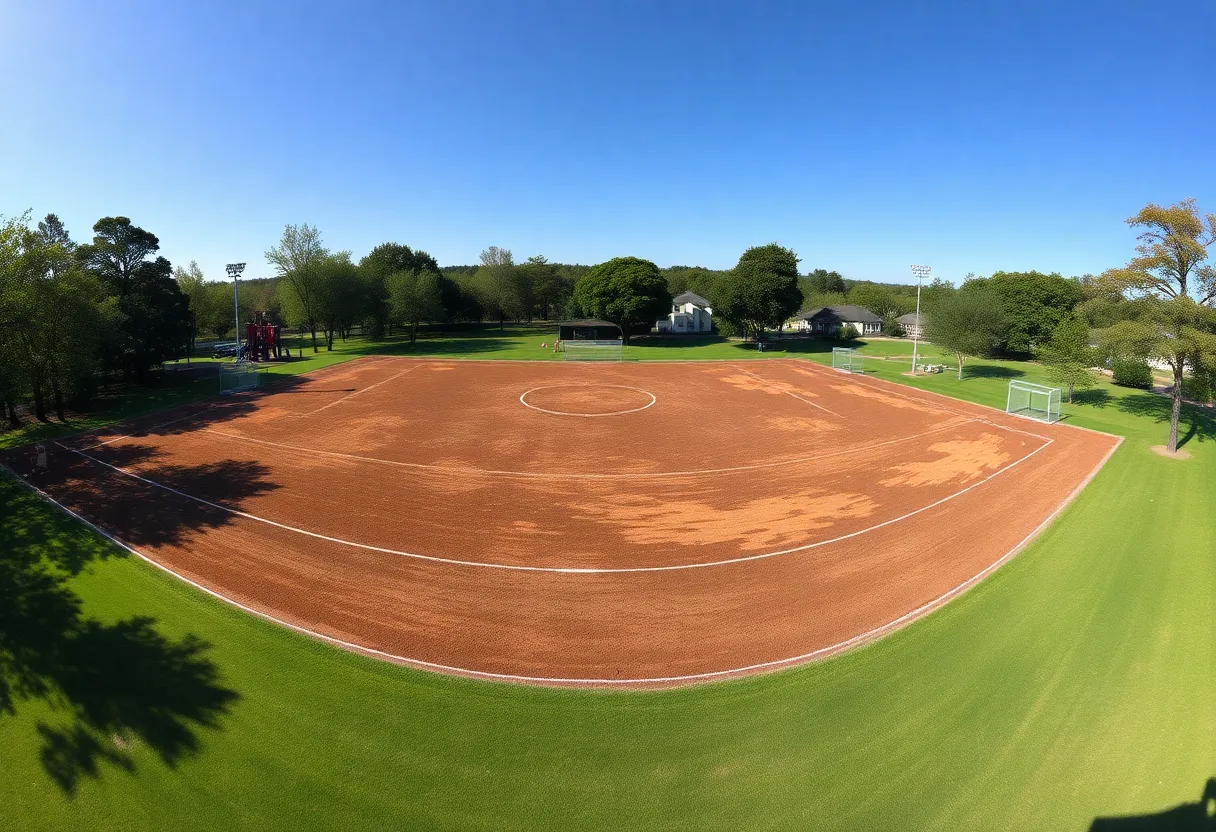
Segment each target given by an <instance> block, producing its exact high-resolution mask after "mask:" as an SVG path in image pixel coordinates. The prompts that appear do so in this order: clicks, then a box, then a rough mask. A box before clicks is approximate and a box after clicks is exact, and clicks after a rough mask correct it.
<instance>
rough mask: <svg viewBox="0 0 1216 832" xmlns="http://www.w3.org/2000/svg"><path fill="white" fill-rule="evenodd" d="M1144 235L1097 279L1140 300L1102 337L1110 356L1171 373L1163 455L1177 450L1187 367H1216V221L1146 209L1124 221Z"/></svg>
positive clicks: (1187, 210) (1190, 206) (1193, 209)
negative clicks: (1214, 254) (1151, 361)
mask: <svg viewBox="0 0 1216 832" xmlns="http://www.w3.org/2000/svg"><path fill="white" fill-rule="evenodd" d="M1127 224H1128V225H1129V226H1131V227H1132V228H1136V229H1141V231H1140V234H1139V235H1138V237H1137V239H1138V240H1139V244H1138V245H1137V246H1136V256H1135V257H1133V258H1132V259H1131V260H1130V261H1129V262H1128V264H1127V265H1126V266H1124V267H1123V268H1120V269H1111V270H1109V271H1107V272H1105V273H1103V275H1102V276H1101V278H1100V281H1101V283H1102V285H1103V286H1104V287H1105V288H1106V289H1107V290H1108V291H1113V292H1118V293H1121V294H1125V295H1130V296H1131V297H1133V298H1135V299H1138V301H1139V302H1137V303H1136V304H1135V305H1134V307H1133V308H1134V309H1135V312H1136V317H1134V318H1132V319H1127V320H1121V321H1118V322H1116V323H1115V324H1113V325H1112V326H1111V327H1109V328H1108V329H1107V330H1106V331H1105V332H1104V333H1103V342H1104V343H1105V344H1106V345H1107V347H1108V348H1109V349H1110V350H1111V351H1113V352H1122V353H1125V354H1132V355H1137V356H1142V357H1146V358H1155V359H1157V360H1159V361H1163V362H1165V363H1166V364H1168V365H1169V367H1170V369H1171V371H1172V373H1173V385H1172V389H1171V399H1172V405H1171V408H1170V432H1169V440H1168V443H1167V445H1166V448H1167V449H1168V450H1169V451H1170V452H1171V453H1173V452H1174V451H1176V450H1177V449H1178V419H1179V416H1180V415H1181V412H1182V381H1183V374H1184V373H1185V372H1186V370H1187V367H1188V366H1192V367H1206V366H1212V365H1214V364H1216V335H1213V332H1214V331H1216V320H1214V314H1216V313H1213V310H1212V308H1211V304H1212V303H1213V301H1216V267H1213V266H1212V264H1211V263H1209V262H1208V256H1209V250H1210V248H1211V246H1212V244H1213V243H1214V242H1216V214H1207V215H1203V214H1201V213H1200V212H1199V208H1198V207H1197V206H1196V204H1195V200H1193V199H1187V200H1183V201H1182V202H1179V203H1177V204H1175V205H1171V206H1169V207H1162V206H1160V205H1154V204H1151V203H1150V204H1149V205H1146V206H1144V208H1142V209H1140V211H1139V213H1137V214H1136V215H1135V216H1134V217H1130V218H1128V220H1127Z"/></svg>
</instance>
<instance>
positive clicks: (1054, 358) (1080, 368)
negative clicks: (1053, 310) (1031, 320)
mask: <svg viewBox="0 0 1216 832" xmlns="http://www.w3.org/2000/svg"><path fill="white" fill-rule="evenodd" d="M1036 353H1037V355H1038V358H1039V360H1040V361H1042V362H1043V363H1044V364H1045V365H1047V378H1048V379H1049V380H1050V381H1051V382H1052V383H1053V384H1059V385H1060V386H1062V387H1067V388H1068V402H1069V404H1071V403H1072V394H1073V390H1086V389H1089V388H1090V387H1093V386H1094V385H1096V384H1097V383H1098V377H1097V375H1096V374H1095V373H1094V371H1093V370H1091V369H1090V368H1091V367H1093V365H1094V350H1093V348H1092V347H1090V345H1089V327H1088V326H1086V324H1085V321H1084V320H1083V319H1081V318H1079V317H1072V318H1066V319H1065V320H1063V321H1061V322H1060V323H1059V324H1058V325H1057V326H1056V328H1055V331H1053V332H1052V333H1051V338H1050V339H1049V340H1048V341H1047V343H1046V344H1044V345H1043V346H1041V347H1039V348H1038V350H1037V351H1036Z"/></svg>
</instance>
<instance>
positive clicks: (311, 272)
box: [266, 223, 329, 352]
mask: <svg viewBox="0 0 1216 832" xmlns="http://www.w3.org/2000/svg"><path fill="white" fill-rule="evenodd" d="M328 254H329V252H328V251H327V250H326V249H325V246H324V245H322V244H321V232H320V231H318V230H317V228H316V227H315V226H311V225H308V224H307V223H305V224H303V225H291V224H288V225H287V226H285V227H284V228H283V236H282V237H281V238H279V244H278V245H277V246H275V247H274V248H272V249H270V250H268V251H267V252H266V261H267V262H268V263H270V265H271V266H273V267H274V269H275V273H276V274H277V276H278V278H279V285H280V286H281V297H282V300H283V313H284V315H286V316H287V319H288V320H289V321H291V323H292V324H295V325H297V326H302V327H304V328H306V329H307V330H308V331H309V333H310V334H311V335H312V351H313V352H319V351H320V348H319V347H318V346H317V329H318V328H319V327H320V325H321V321H322V316H323V314H324V308H323V305H324V292H325V276H324V275H323V274H322V270H321V269H320V268H319V266H320V261H321V260H322V259H323V258H324V257H326V256H327V255H328Z"/></svg>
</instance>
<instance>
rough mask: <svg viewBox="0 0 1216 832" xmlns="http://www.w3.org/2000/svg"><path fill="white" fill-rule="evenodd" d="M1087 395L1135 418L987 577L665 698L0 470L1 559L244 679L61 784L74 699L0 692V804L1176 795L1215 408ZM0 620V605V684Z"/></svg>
mask: <svg viewBox="0 0 1216 832" xmlns="http://www.w3.org/2000/svg"><path fill="white" fill-rule="evenodd" d="M511 338H512V339H515V338H517V339H519V340H518V341H514V340H513V341H511V344H510V345H508V346H505V347H502V349H501V351H499V350H497V349H496V350H494V351H487V352H481V353H479V354H480V355H488V356H493V357H499V356H500V355H512V354H514V355H522V356H523V357H533V356H531V355H528V354H527V353H528V351H529V350H530V349H531V347H530V344H531V341H532V340H534V338H533V337H532V335H531V334H527V335H522V334H521V335H514V336H511ZM420 347H425V342H423V344H420ZM901 348H906V349H907V351H908V352H910V345H904V344H901V343H898V342H874V344H871V345H867V346H866V347H864V349H865V350H866V351H867V353H868V354H872V355H875V356H877V355H879V354H887V355H893V354H899V353H900V349H901ZM357 349H358V348H357V346H356V345H351V347H350V350H351V351H352V352H353V351H356V350H357ZM652 349H655V350H665V351H666V352H667V353H670V352H672V351H673V350H672V348H663V347H655V348H652ZM730 349H735V348H734V347H732V346H731V345H729V344H707V345H704V346H699V347H693V348H688V349H687V350H679V354H681V355H687V356H690V357H706V358H711V357H722V355H721V353H727V354H730V353H728V352H727V351H728V350H730ZM536 351H537V352H539V347H536ZM739 352H744V351H742V350H739ZM344 354H345V353H344ZM752 354H753V355H754V352H753V353H752ZM808 357H810V358H812V359H813V360H821V361H822V360H830V359H829V358H828V357H827V356H824V355H822V354H819V355H809V356H808ZM333 358H334V359H335V360H336V359H337V356H334V357H333ZM325 360H329V357H326V359H325ZM303 363H304V362H301V364H303ZM868 363H869V365H870V371H871V372H873V373H874V374H875V375H878V376H881V377H885V378H891V379H893V380H898V381H901V382H904V383H913V384H915V385H916V386H918V387H923V388H926V389H933V390H938V391H941V392H945V393H948V394H950V395H955V396H958V397H960V398H966V399H970V400H973V401H978V402H981V403H984V404H1003V402H1004V395H1005V393H1004V391H1005V385H1006V381H1007V378H1008V377H1010V375H1011V374H1017V373H1024V374H1025V376H1024V377H1025V378H1027V379H1029V380H1041V374H1042V370H1041V368H1038V367H1036V366H1034V365H1028V364H1012V363H1003V362H977V364H976V367H975V370H976V371H977V374H976V375H975V376H973V377H969V378H967V379H965V380H964V381H962V382H958V381H956V380H955V379H954V378H953V376H950V375H946V376H932V377H922V378H916V379H909V378H908V377H905V376H901V375H900V372H901V370H904V369H906V366H905V365H903V364H902V363H901V362H898V361H895V360H889V361H882V360H877V358H876V360H874V361H872V362H868ZM298 366H299V365H294V366H290V367H288V368H284V369H296V368H297V367H298ZM1089 398H1090V401H1091V402H1092V403H1090V404H1084V405H1074V406H1071V407H1070V406H1068V405H1065V413H1066V414H1067V417H1068V420H1069V421H1070V422H1072V423H1074V424H1078V425H1081V426H1085V427H1092V428H1097V429H1100V430H1106V431H1110V432H1114V433H1118V434H1120V435H1123V436H1125V437H1127V440H1128V441H1126V442H1125V443H1124V444H1123V446H1122V448H1121V449H1120V450H1119V451H1118V452H1117V453H1116V454H1115V456H1114V457H1113V458H1112V459H1111V461H1110V463H1108V465H1107V466H1106V468H1105V469H1104V470H1103V471H1102V473H1101V474H1100V475H1099V476H1098V477H1097V478H1096V479H1095V480H1094V482H1093V484H1092V485H1091V486H1090V487H1089V488H1088V489H1087V490H1086V491H1085V492H1084V493H1083V494H1082V495H1081V496H1080V497H1079V498H1078V499H1077V501H1076V502H1075V503H1074V504H1073V505H1072V506H1071V507H1070V508H1069V509H1067V511H1066V512H1065V513H1064V514H1063V515H1062V517H1061V518H1060V520H1059V521H1058V522H1056V523H1055V524H1054V525H1052V526H1051V527H1049V528H1048V529H1047V530H1046V531H1045V532H1044V533H1043V534H1042V535H1041V536H1040V537H1039V538H1038V539H1037V540H1036V541H1035V542H1034V543H1033V544H1032V545H1031V546H1030V547H1029V548H1028V549H1027V550H1026V551H1025V552H1024V553H1023V554H1021V555H1020V556H1019V557H1018V558H1016V559H1015V560H1014V561H1012V562H1011V563H1010V564H1009V565H1007V566H1005V567H1004V568H1002V569H1001V570H1000V571H999V572H998V573H996V575H994V576H993V577H991V578H990V579H988V580H987V581H985V582H984V583H982V584H981V585H980V586H979V587H977V588H976V589H974V590H972V591H971V592H969V593H968V594H966V595H965V596H963V597H962V598H960V599H958V600H957V601H955V602H953V603H951V604H950V605H948V606H947V607H945V608H944V609H942V610H940V611H938V612H936V613H934V614H932V615H931V616H929V617H927V618H925V619H923V620H921V621H919V622H917V623H915V624H913V625H912V626H910V627H908V628H906V629H905V630H902V631H900V632H898V633H896V634H895V635H893V636H891V637H889V638H887V639H884V640H882V641H880V642H878V643H876V644H873V645H871V646H869V647H866V648H864V649H862V650H858V651H856V652H854V653H851V654H847V655H844V656H841V657H837V658H834V659H831V660H828V661H825V662H822V663H819V664H815V665H810V666H805V667H802V668H797V669H793V670H788V671H784V672H780V673H776V674H773V675H770V676H764V677H756V678H751V679H746V680H741V681H734V682H726V683H720V684H715V685H707V686H701V687H695V688H685V689H679V690H672V691H665V692H649V693H622V692H578V691H556V690H546V689H534V688H525V687H514V686H507V685H496V684H488V683H480V682H471V681H465V680H458V679H451V678H446V677H441V676H436V675H432V674H428V673H423V672H419V671H413V670H409V669H404V668H399V667H394V666H390V665H386V664H382V663H378V662H374V661H371V660H368V659H363V658H360V657H357V656H353V655H349V654H345V653H342V652H340V651H337V650H335V649H332V648H330V647H327V646H325V645H322V644H319V643H316V642H313V641H310V640H308V639H306V638H303V637H300V636H296V635H294V634H292V633H290V632H287V631H285V630H283V629H280V628H278V627H275V626H272V625H269V624H266V623H264V622H262V621H260V620H258V619H255V618H252V617H250V616H247V615H245V614H243V613H240V612H239V611H236V610H234V609H232V608H230V607H228V606H226V605H223V604H221V603H219V602H216V601H213V600H211V599H209V598H207V597H205V596H203V595H201V594H200V593H198V592H196V591H194V590H192V589H190V588H189V587H187V586H184V585H182V584H180V583H178V582H177V581H175V580H174V579H172V578H169V577H167V576H164V575H163V574H162V573H159V572H158V571H156V570H154V569H153V568H151V567H149V566H147V565H145V564H143V563H142V562H140V561H138V560H136V559H134V558H131V557H120V556H117V555H118V554H119V553H118V552H117V551H116V550H114V549H113V547H110V546H108V545H105V544H101V543H99V542H98V541H97V538H96V537H95V536H93V535H92V534H90V533H89V532H87V530H85V529H84V528H83V527H81V526H80V525H78V524H76V523H74V522H72V521H70V520H67V519H66V518H64V517H62V516H60V515H58V514H56V513H54V512H52V511H50V510H48V509H47V508H46V507H45V506H44V505H42V504H41V503H40V502H38V501H36V500H35V499H34V498H33V497H30V496H29V495H28V494H27V493H26V492H25V491H24V490H23V489H21V488H20V487H19V486H17V485H16V484H14V483H12V482H11V481H0V501H3V502H2V505H3V506H4V507H5V510H6V519H5V526H4V538H3V541H4V542H5V543H6V547H5V548H7V549H8V550H9V554H8V555H0V558H8V559H9V560H15V561H21V560H22V559H26V558H41V557H46V558H49V559H51V560H56V561H64V560H65V559H69V558H70V557H72V556H75V557H80V558H82V559H90V560H89V564H88V568H87V569H86V570H85V571H84V572H82V573H81V574H79V575H77V576H76V577H72V578H70V579H67V581H66V584H65V586H66V587H67V588H69V589H70V590H71V591H72V592H74V593H76V594H78V595H79V597H80V598H81V599H82V601H83V604H84V608H83V609H84V614H85V616H87V617H92V618H96V619H99V620H100V621H102V622H107V623H113V622H116V621H119V620H121V619H124V618H128V617H130V616H135V615H144V616H152V617H154V618H155V619H156V622H157V623H156V627H157V629H158V630H159V632H160V633H162V634H164V636H166V637H167V638H168V639H170V640H176V639H180V638H183V637H185V636H186V635H187V634H196V635H198V636H200V637H201V638H203V639H205V640H206V641H207V642H209V643H210V645H211V646H210V648H209V649H208V650H207V651H206V653H205V656H206V657H207V658H208V659H209V660H210V661H211V662H213V663H214V665H215V667H216V668H217V669H218V672H219V679H218V681H217V682H216V684H217V685H219V686H221V687H222V688H224V689H227V690H231V691H232V692H234V693H235V694H236V695H237V696H238V697H239V698H237V699H235V700H234V701H232V702H230V703H228V704H227V705H226V707H227V709H228V710H227V713H225V714H223V715H221V716H220V717H219V718H218V727H216V728H199V729H196V736H197V739H198V742H199V747H198V749H197V751H193V752H191V751H185V752H182V753H179V754H176V755H171V759H172V765H168V764H166V763H165V762H163V761H162V760H161V758H160V757H159V756H158V754H157V753H156V749H155V748H153V747H150V746H149V745H148V744H147V743H134V744H132V745H131V746H130V747H129V748H127V749H126V750H125V751H123V753H125V754H127V755H129V758H130V762H131V764H132V766H133V769H132V770H131V771H130V772H128V771H126V770H124V769H123V768H122V767H120V766H117V765H113V764H101V765H100V767H99V768H98V776H96V777H92V776H87V775H86V776H85V777H84V778H83V779H82V780H81V781H80V783H79V787H78V789H77V791H76V792H75V795H74V796H73V797H68V796H66V795H65V793H64V791H63V790H62V789H61V788H60V787H59V786H57V785H56V784H55V782H54V781H53V780H52V779H51V778H50V777H49V776H48V774H47V773H46V772H45V771H44V768H43V766H42V764H41V763H40V760H39V755H40V752H41V748H42V744H43V740H42V738H41V735H40V734H39V732H38V730H37V724H38V722H39V721H40V720H42V721H46V722H47V723H48V724H50V725H59V724H63V722H64V720H65V719H66V718H67V716H66V712H65V711H63V710H59V711H54V712H52V711H51V710H50V706H49V705H48V704H47V703H46V702H45V701H44V700H42V699H39V698H38V697H34V698H33V699H32V700H19V701H18V702H17V706H16V714H15V715H10V716H0V761H2V762H3V765H0V796H2V799H0V828H9V827H11V828H17V829H31V830H34V829H115V830H117V829H123V830H126V829H157V830H164V829H216V828H240V829H282V828H292V829H295V830H301V832H302V831H303V830H311V829H381V828H399V829H405V828H410V829H416V828H440V829H575V828H578V829H681V828H683V829H742V828H746V829H900V830H910V829H943V830H955V829H984V830H992V829H1015V830H1024V829H1053V830H1054V829H1076V830H1084V829H1086V828H1087V827H1088V826H1089V825H1090V823H1091V822H1092V821H1093V820H1094V819H1095V818H1096V817H1101V816H1120V815H1128V814H1137V813H1155V812H1161V811H1164V810H1166V809H1169V808H1170V807H1172V806H1174V805H1175V804H1178V803H1182V802H1194V801H1196V800H1197V798H1198V797H1199V793H1200V791H1201V790H1202V788H1203V786H1204V782H1205V780H1206V779H1207V778H1208V777H1210V776H1213V775H1216V629H1214V628H1216V560H1214V559H1213V553H1214V552H1216V464H1214V463H1216V443H1213V442H1212V441H1209V440H1211V439H1216V425H1214V424H1213V422H1212V420H1211V419H1210V418H1208V417H1203V416H1197V415H1196V414H1195V412H1194V411H1191V410H1189V409H1188V416H1187V418H1186V419H1184V428H1183V431H1182V433H1183V435H1184V436H1186V435H1188V434H1189V435H1190V438H1189V440H1188V441H1187V443H1186V445H1185V446H1184V447H1185V449H1186V450H1188V451H1190V452H1191V453H1192V454H1193V459H1191V460H1189V461H1185V462H1184V461H1178V460H1171V459H1165V458H1162V457H1160V456H1157V455H1155V454H1153V453H1151V452H1150V451H1149V447H1150V446H1151V445H1154V444H1159V443H1161V442H1162V441H1163V440H1164V438H1165V432H1166V426H1165V424H1164V423H1163V422H1161V421H1160V419H1161V418H1163V416H1164V414H1165V402H1164V400H1163V399H1159V398H1157V397H1154V396H1151V395H1150V394H1145V393H1140V392H1133V391H1126V390H1121V389H1119V388H1114V387H1111V386H1109V385H1103V386H1102V387H1101V388H1099V392H1098V393H1097V394H1090V396H1089ZM1192 423H1193V425H1194V427H1193V428H1191V427H1190V426H1191V425H1192ZM103 555H109V557H106V558H104V559H103V557H102V556H103ZM4 562H5V561H3V560H0V565H2V564H3V563H4ZM2 586H3V583H2V575H0V587H2ZM3 600H4V599H0V601H3ZM811 612H812V614H813V611H811ZM6 620H8V619H6V618H5V611H4V607H3V606H2V605H0V678H3V674H4V670H3V667H4V662H3V658H4V650H5V649H6V646H8V648H9V649H11V642H12V640H13V637H14V633H13V632H11V631H10V632H6V624H5V622H6ZM9 629H10V630H11V625H10V627H9ZM16 635H17V636H20V635H21V632H20V631H18V633H17V634H16ZM6 640H7V642H8V644H7V645H6ZM690 649H695V645H690ZM109 672H111V673H114V674H122V673H123V672H124V666H123V664H122V661H121V660H120V659H116V660H115V661H114V663H113V666H112V667H110V668H109ZM186 693H189V691H186ZM178 694H179V696H178V699H179V700H180V699H181V698H183V697H185V694H183V693H182V692H181V691H179V692H178ZM186 698H188V697H186ZM145 704H146V705H147V706H148V707H155V706H156V705H157V704H158V703H157V702H156V701H155V698H154V697H153V698H152V700H151V701H149V702H147V703H145ZM175 704H177V705H179V704H180V702H166V703H165V706H166V708H168V709H169V710H172V706H173V705H175ZM132 709H133V710H135V711H136V712H137V713H138V711H139V707H136V706H130V707H128V710H132ZM4 821H7V824H6V823H5V822H4Z"/></svg>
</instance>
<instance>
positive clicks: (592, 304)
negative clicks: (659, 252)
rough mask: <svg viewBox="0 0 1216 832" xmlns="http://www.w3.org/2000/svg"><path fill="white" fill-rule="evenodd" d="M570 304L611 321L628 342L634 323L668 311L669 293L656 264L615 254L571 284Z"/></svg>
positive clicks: (645, 320)
mask: <svg viewBox="0 0 1216 832" xmlns="http://www.w3.org/2000/svg"><path fill="white" fill-rule="evenodd" d="M571 304H572V305H573V306H574V307H576V308H577V309H579V310H580V313H581V314H583V315H588V316H590V317H593V318H602V319H604V320H607V321H612V322H613V323H614V324H617V325H618V326H620V328H621V332H622V335H623V337H624V339H625V341H626V343H628V341H629V335H630V333H631V331H632V330H633V327H634V326H635V325H637V324H640V323H650V322H653V321H654V320H656V319H657V318H660V317H662V316H664V315H666V314H667V313H668V312H669V311H671V293H670V292H669V291H668V289H667V281H666V280H665V279H664V278H663V275H662V274H660V273H659V267H658V266H656V265H655V264H654V263H652V262H650V261H649V260H643V259H641V258H640V257H614V258H613V259H611V260H608V261H607V262H604V263H600V264H599V265H597V266H594V267H592V269H591V270H590V271H589V272H587V273H586V274H585V275H583V276H582V277H581V278H579V281H578V283H576V284H575V285H574V295H573V297H572V298H571Z"/></svg>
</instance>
